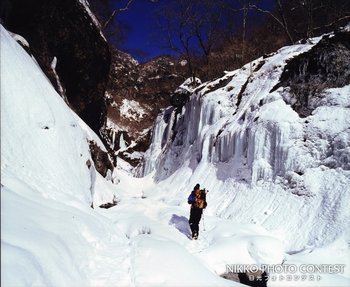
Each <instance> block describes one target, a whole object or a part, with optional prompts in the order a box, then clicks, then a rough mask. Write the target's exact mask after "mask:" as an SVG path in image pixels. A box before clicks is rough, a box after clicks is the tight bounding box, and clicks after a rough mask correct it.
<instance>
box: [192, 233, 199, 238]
mask: <svg viewBox="0 0 350 287" xmlns="http://www.w3.org/2000/svg"><path fill="white" fill-rule="evenodd" d="M192 239H194V240H197V239H198V233H197V232H194V233H193V236H192Z"/></svg>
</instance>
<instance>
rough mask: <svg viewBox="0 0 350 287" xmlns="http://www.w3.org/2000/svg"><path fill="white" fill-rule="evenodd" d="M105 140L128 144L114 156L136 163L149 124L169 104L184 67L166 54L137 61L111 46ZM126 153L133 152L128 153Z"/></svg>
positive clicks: (147, 140) (146, 144)
mask: <svg viewBox="0 0 350 287" xmlns="http://www.w3.org/2000/svg"><path fill="white" fill-rule="evenodd" d="M111 53H112V66H111V73H110V81H109V84H108V88H107V91H108V100H107V117H108V120H109V125H107V126H108V129H107V130H106V131H105V134H106V139H105V140H106V142H109V146H110V147H111V148H112V149H113V150H114V151H118V150H119V149H120V145H119V142H120V138H121V136H122V140H123V141H124V143H125V144H126V145H127V146H129V145H131V143H133V145H132V147H130V148H127V149H126V150H125V149H124V150H123V151H119V152H118V156H119V157H121V158H123V159H125V160H126V161H128V162H129V163H130V164H131V165H133V166H137V165H138V164H139V163H140V162H141V160H142V159H141V157H142V152H144V151H146V150H147V149H148V147H149V145H150V140H151V135H150V132H151V128H152V126H153V123H154V121H155V119H156V117H157V115H158V114H159V112H160V111H161V109H163V108H165V107H168V106H170V105H172V104H173V103H172V96H173V92H174V90H175V89H176V88H177V87H178V86H179V85H180V84H181V83H182V82H183V81H184V79H185V78H186V77H187V74H186V73H187V67H186V66H185V65H184V64H183V63H182V64H181V61H179V60H176V59H173V58H171V57H168V56H162V57H158V58H155V59H153V60H151V61H149V62H147V63H144V64H139V63H137V62H136V61H135V60H134V59H133V58H132V57H131V56H130V55H128V54H126V53H123V52H121V51H118V50H116V49H113V48H112V49H111ZM130 154H133V155H132V156H130Z"/></svg>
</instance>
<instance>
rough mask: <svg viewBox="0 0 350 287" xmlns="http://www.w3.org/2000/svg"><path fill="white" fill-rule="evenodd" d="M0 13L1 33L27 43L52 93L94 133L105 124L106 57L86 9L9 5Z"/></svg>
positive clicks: (38, 2) (37, 1) (36, 0)
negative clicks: (64, 102) (23, 39)
mask: <svg viewBox="0 0 350 287" xmlns="http://www.w3.org/2000/svg"><path fill="white" fill-rule="evenodd" d="M1 10H2V15H1V18H2V20H3V22H4V24H5V26H6V28H7V29H8V30H10V31H12V32H14V33H17V34H19V35H21V36H23V37H24V38H25V39H26V40H27V41H28V42H29V44H30V47H31V52H32V53H33V55H34V57H35V58H36V60H37V61H38V63H39V65H40V66H41V68H42V69H43V70H44V72H45V73H46V75H47V76H48V77H49V79H50V80H51V82H52V84H53V85H54V86H55V88H56V90H57V91H58V92H59V93H60V94H61V95H62V96H63V97H65V98H66V99H67V101H68V103H69V105H70V106H71V107H72V108H73V109H74V110H75V111H76V112H77V113H78V115H80V116H81V118H82V119H83V120H84V121H85V122H86V123H87V124H88V125H89V126H90V127H91V128H92V129H93V130H94V131H95V132H97V133H98V132H99V130H100V128H101V127H102V126H103V125H104V122H105V115H106V106H105V101H104V93H105V89H106V85H107V80H108V74H109V68H110V52H109V48H108V44H107V42H106V40H105V39H104V38H103V36H102V34H101V32H100V29H99V27H98V24H97V23H96V22H95V21H94V19H93V16H92V14H91V13H89V12H90V11H89V8H88V5H87V3H86V2H84V1H79V0H74V1H70V0H27V1H22V0H11V1H7V2H6V1H5V2H4V3H3V4H2V9H1Z"/></svg>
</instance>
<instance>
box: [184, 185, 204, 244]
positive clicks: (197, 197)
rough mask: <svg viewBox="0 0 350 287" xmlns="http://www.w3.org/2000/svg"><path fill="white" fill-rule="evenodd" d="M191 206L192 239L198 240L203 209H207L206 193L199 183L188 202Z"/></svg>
mask: <svg viewBox="0 0 350 287" xmlns="http://www.w3.org/2000/svg"><path fill="white" fill-rule="evenodd" d="M187 202H188V204H191V212H190V219H189V224H190V228H191V231H192V239H198V233H199V222H200V220H201V217H202V213H203V209H204V208H206V207H207V201H206V191H205V189H200V185H199V184H198V183H197V184H196V186H195V187H194V189H193V191H192V192H191V194H190V196H189V197H188V200H187Z"/></svg>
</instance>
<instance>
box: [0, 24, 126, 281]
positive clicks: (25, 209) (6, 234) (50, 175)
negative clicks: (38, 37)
mask: <svg viewBox="0 0 350 287" xmlns="http://www.w3.org/2000/svg"><path fill="white" fill-rule="evenodd" d="M0 58H1V251H2V256H1V271H2V272H1V273H2V276H1V285H2V286H29V285H30V286H33V285H35V286H73V285H74V286H88V285H89V284H90V283H89V282H91V278H90V276H91V273H92V272H91V271H92V269H91V266H90V264H91V262H92V261H95V260H96V258H95V257H96V254H95V252H96V250H98V249H101V250H103V248H104V245H106V244H107V243H108V242H113V244H116V246H119V248H120V246H122V245H123V244H124V243H123V242H124V241H123V240H125V236H124V235H123V234H122V233H118V232H117V231H116V230H115V228H114V227H113V226H111V225H109V223H108V222H106V221H105V220H103V218H102V217H101V216H98V215H96V213H95V212H94V211H93V210H92V209H91V208H90V205H91V204H92V203H95V204H99V203H101V202H103V201H104V200H105V201H104V202H106V201H110V199H111V198H113V196H114V191H113V190H112V189H111V188H109V189H108V188H106V185H103V186H102V185H101V184H99V182H100V181H102V179H101V177H100V176H99V175H98V173H97V172H96V171H95V168H94V166H93V162H92V159H91V156H90V152H89V147H88V143H87V139H90V138H95V139H96V138H97V136H96V135H91V134H90V135H88V133H87V130H88V129H87V127H86V126H85V127H84V129H83V128H81V126H80V125H81V124H82V123H81V122H80V121H79V120H77V116H76V115H74V114H73V112H72V111H71V110H70V109H69V108H68V107H67V106H66V104H65V103H64V101H63V100H62V99H61V98H60V96H59V95H58V94H57V93H56V92H55V90H54V89H53V87H52V86H51V84H50V82H49V81H48V79H47V78H46V77H45V75H44V74H43V72H42V71H41V69H40V68H39V67H38V66H37V64H36V62H35V61H34V60H33V59H32V58H31V57H30V56H29V55H28V54H27V53H26V52H25V51H24V50H23V49H22V48H21V47H20V46H19V45H18V44H17V43H16V41H15V40H14V39H13V38H12V37H11V36H10V35H9V34H8V33H7V31H6V30H5V29H4V28H3V27H2V26H1V57H0ZM90 132H91V130H90ZM88 162H90V164H91V166H90V168H89V167H88ZM96 177H97V181H96ZM96 182H97V183H96ZM106 184H107V183H106ZM101 188H103V190H101ZM111 230H112V231H113V232H112V233H111ZM105 237H107V238H105ZM108 244H109V243H108ZM94 269H97V268H94Z"/></svg>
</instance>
